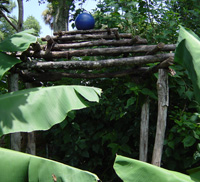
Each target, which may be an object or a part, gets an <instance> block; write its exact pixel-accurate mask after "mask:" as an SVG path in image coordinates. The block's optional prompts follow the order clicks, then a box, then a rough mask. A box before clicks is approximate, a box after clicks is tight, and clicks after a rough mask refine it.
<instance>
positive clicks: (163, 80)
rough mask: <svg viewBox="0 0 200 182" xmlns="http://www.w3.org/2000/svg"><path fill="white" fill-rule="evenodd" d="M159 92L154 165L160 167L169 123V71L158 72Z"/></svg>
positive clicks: (161, 70)
mask: <svg viewBox="0 0 200 182" xmlns="http://www.w3.org/2000/svg"><path fill="white" fill-rule="evenodd" d="M157 91H158V118H157V127H156V137H155V143H154V149H153V156H152V164H154V165H156V166H160V165H161V158H162V151H163V144H164V137H165V130H166V123H167V107H168V105H169V86H168V71H167V70H165V69H160V70H159V71H158V81H157Z"/></svg>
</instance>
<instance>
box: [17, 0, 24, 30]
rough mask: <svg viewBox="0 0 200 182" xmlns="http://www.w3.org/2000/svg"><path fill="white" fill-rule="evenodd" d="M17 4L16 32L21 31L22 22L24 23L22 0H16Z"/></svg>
mask: <svg viewBox="0 0 200 182" xmlns="http://www.w3.org/2000/svg"><path fill="white" fill-rule="evenodd" d="M17 2H18V23H17V31H18V32H20V31H22V26H23V21H24V6H23V0H17Z"/></svg>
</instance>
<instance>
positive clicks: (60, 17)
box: [53, 0, 72, 32]
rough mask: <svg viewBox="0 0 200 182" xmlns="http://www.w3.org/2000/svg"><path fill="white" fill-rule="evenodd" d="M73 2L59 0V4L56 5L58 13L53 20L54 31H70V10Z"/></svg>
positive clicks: (70, 0)
mask: <svg viewBox="0 0 200 182" xmlns="http://www.w3.org/2000/svg"><path fill="white" fill-rule="evenodd" d="M71 4H72V0H58V5H57V6H56V15H55V17H54V22H53V30H54V32H58V31H68V29H69V27H68V21H69V10H70V6H71Z"/></svg>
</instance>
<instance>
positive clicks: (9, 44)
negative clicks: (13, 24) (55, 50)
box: [0, 29, 37, 52]
mask: <svg viewBox="0 0 200 182" xmlns="http://www.w3.org/2000/svg"><path fill="white" fill-rule="evenodd" d="M34 32H35V31H34V29H30V30H25V31H22V32H19V33H16V34H14V35H12V36H10V37H8V38H7V39H5V40H4V41H2V42H1V43H0V51H5V52H18V51H20V52H23V51H25V50H27V49H28V48H29V46H30V44H32V43H36V41H37V37H35V36H34V35H32V34H34Z"/></svg>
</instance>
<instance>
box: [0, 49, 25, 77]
mask: <svg viewBox="0 0 200 182" xmlns="http://www.w3.org/2000/svg"><path fill="white" fill-rule="evenodd" d="M20 62H21V60H19V59H17V58H15V57H14V56H10V55H7V54H5V53H2V52H0V80H1V78H2V76H3V75H4V74H5V73H6V72H7V71H8V70H10V68H12V67H13V66H14V65H15V64H17V63H20Z"/></svg>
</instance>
